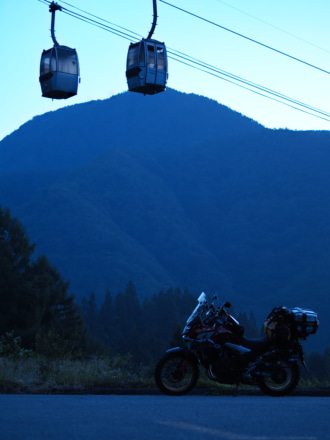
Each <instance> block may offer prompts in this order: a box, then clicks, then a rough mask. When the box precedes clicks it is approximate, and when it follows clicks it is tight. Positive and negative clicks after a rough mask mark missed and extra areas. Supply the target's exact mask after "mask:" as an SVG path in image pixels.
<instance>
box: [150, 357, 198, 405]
mask: <svg viewBox="0 0 330 440" xmlns="http://www.w3.org/2000/svg"><path fill="white" fill-rule="evenodd" d="M198 376H199V371H198V365H197V363H196V362H195V361H194V359H193V358H191V357H190V356H189V355H187V353H185V352H184V351H183V350H182V351H175V352H169V353H167V354H166V355H165V356H164V357H163V358H162V359H160V361H159V362H158V364H157V365H156V368H155V381H156V384H157V386H158V388H159V389H160V390H161V391H162V392H163V393H164V394H170V395H172V396H180V395H182V394H186V393H188V392H189V391H191V390H192V389H193V388H194V386H195V385H196V382H197V380H198Z"/></svg>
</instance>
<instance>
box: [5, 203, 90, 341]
mask: <svg viewBox="0 0 330 440" xmlns="http://www.w3.org/2000/svg"><path fill="white" fill-rule="evenodd" d="M34 249H35V245H34V244H31V243H30V240H29V238H28V236H27V234H26V232H25V229H24V227H23V225H22V224H21V223H20V222H19V220H17V219H16V218H12V217H11V215H10V212H9V210H3V209H2V208H0V334H3V333H5V332H10V331H14V332H15V334H17V335H18V336H20V337H21V338H22V344H23V346H25V347H27V348H30V347H33V345H34V341H35V337H36V335H37V334H45V333H47V332H49V331H50V330H51V331H54V332H56V333H58V334H59V335H60V336H61V337H63V338H71V337H72V336H73V335H75V334H79V335H82V334H83V332H84V326H83V322H82V319H81V316H80V313H79V310H78V307H77V305H76V303H75V301H74V297H73V296H69V295H68V293H67V291H68V288H69V283H68V282H65V281H63V279H62V278H61V275H60V274H59V272H58V271H57V270H56V269H55V268H54V267H53V266H52V265H51V264H50V263H49V262H48V260H47V258H46V257H45V256H41V257H39V258H38V259H37V260H36V261H33V260H32V254H33V252H34Z"/></svg>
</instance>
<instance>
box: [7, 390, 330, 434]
mask: <svg viewBox="0 0 330 440" xmlns="http://www.w3.org/2000/svg"><path fill="white" fill-rule="evenodd" d="M0 428H1V429H0V439H1V440H52V439H56V440H78V439H79V440H112V439H114V440H117V439H118V440H126V439H127V440H135V439H136V440H157V439H161V440H167V439H171V440H187V439H189V440H216V439H220V440H327V439H329V438H330V397H302V396H288V397H281V398H272V397H268V396H237V397H234V396H198V395H187V396H182V397H170V396H163V395H152V396H150V395H141V396H139V395H137V396H136V395H134V396H127V395H125V396H123V395H118V396H117V395H102V396H100V395H65V396H61V395H0Z"/></svg>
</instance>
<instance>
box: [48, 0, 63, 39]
mask: <svg viewBox="0 0 330 440" xmlns="http://www.w3.org/2000/svg"><path fill="white" fill-rule="evenodd" d="M56 11H62V8H61V6H60V5H58V4H57V3H55V2H52V3H51V4H50V5H49V12H51V13H52V21H51V28H50V32H51V36H52V40H53V42H54V46H59V44H58V41H57V40H56V37H55V12H56Z"/></svg>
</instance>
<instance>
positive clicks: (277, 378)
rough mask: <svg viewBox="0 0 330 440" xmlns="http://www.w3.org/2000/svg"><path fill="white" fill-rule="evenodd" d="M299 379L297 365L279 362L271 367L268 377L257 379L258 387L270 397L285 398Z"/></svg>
mask: <svg viewBox="0 0 330 440" xmlns="http://www.w3.org/2000/svg"><path fill="white" fill-rule="evenodd" d="M299 378H300V371H299V365H298V364H297V363H296V362H294V363H292V362H286V361H282V360H281V361H278V362H276V363H275V364H274V365H273V366H272V367H271V369H270V372H269V376H260V377H258V387H259V388H260V389H261V391H263V392H264V393H266V394H268V395H270V396H285V395H287V394H290V393H291V392H292V391H293V390H294V389H295V388H296V386H297V385H298V382H299Z"/></svg>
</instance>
